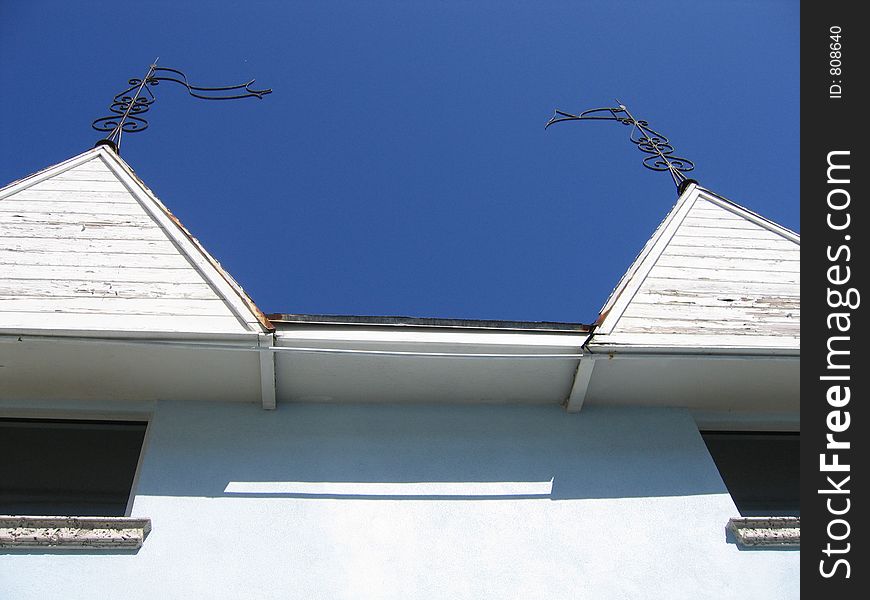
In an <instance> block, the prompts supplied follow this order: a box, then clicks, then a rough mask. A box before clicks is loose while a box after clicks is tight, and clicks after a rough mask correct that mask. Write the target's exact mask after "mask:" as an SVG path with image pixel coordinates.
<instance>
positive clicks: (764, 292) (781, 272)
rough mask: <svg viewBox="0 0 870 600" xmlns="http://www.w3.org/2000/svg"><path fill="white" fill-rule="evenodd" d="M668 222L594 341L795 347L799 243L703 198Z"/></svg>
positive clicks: (747, 215) (749, 216)
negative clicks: (668, 227)
mask: <svg viewBox="0 0 870 600" xmlns="http://www.w3.org/2000/svg"><path fill="white" fill-rule="evenodd" d="M688 201H689V202H691V200H688ZM723 204H724V203H723ZM669 218H671V219H676V220H677V221H678V224H677V226H676V229H675V230H672V232H671V235H670V236H669V237H668V238H667V239H665V240H662V242H661V243H660V244H658V245H657V246H656V248H655V252H652V251H651V252H650V253H649V254H647V255H646V256H644V257H643V258H642V260H644V261H646V265H647V268H645V269H641V270H640V271H639V272H643V278H642V280H641V281H638V282H636V283H635V287H634V289H629V290H628V292H627V293H629V294H630V295H631V299H630V301H629V302H628V303H627V304H626V305H625V307H624V309H623V310H622V312H621V313H620V314H619V315H618V318H617V319H616V321H615V324H614V325H613V327H611V328H609V330H608V331H607V333H608V335H599V336H596V338H595V339H596V341H597V342H599V343H610V344H627V345H649V346H657V345H663V346H679V345H689V346H693V347H702V346H703V347H717V346H722V347H732V346H735V345H743V346H746V347H772V346H776V344H775V343H773V342H772V341H771V340H776V339H778V340H779V345H780V346H781V347H795V348H796V347H798V346H799V340H800V245H799V244H798V243H796V242H795V241H794V240H791V239H788V238H787V237H786V236H784V235H783V234H782V233H781V232H780V231H779V230H777V228H776V227H775V226H772V225H771V226H768V224H767V223H766V222H764V221H763V220H762V219H759V218H758V217H757V216H755V215H752V214H751V213H748V212H747V211H742V210H741V209H740V208H739V207H736V206H730V205H728V206H727V207H725V206H722V205H720V204H719V203H717V202H714V201H712V200H707V199H705V198H704V197H703V194H702V195H701V197H699V198H697V199H696V200H694V204H692V205H691V206H690V207H687V210H685V209H684V210H683V211H682V212H681V211H679V210H675V211H674V212H673V213H672V215H671V217H669ZM677 221H675V223H676V222H677ZM693 339H695V340H696V342H693V341H692V340H693Z"/></svg>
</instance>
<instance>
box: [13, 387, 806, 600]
mask: <svg viewBox="0 0 870 600" xmlns="http://www.w3.org/2000/svg"><path fill="white" fill-rule="evenodd" d="M550 481H552V492H551V493H549V494H544V495H540V494H527V495H520V496H513V495H505V496H496V497H490V496H480V495H476V494H475V493H474V490H475V489H476V488H475V485H478V484H486V482H526V483H530V484H531V483H535V482H537V485H538V487H537V488H535V489H540V485H541V484H542V483H543V484H544V485H546V482H550ZM241 482H296V483H295V484H294V485H295V486H296V487H295V488H293V489H297V491H296V492H293V493H283V494H268V495H264V494H253V493H247V494H244V493H243V494H237V493H228V492H227V491H226V490H227V486H228V485H230V484H236V486H235V488H236V489H237V488H238V487H239V485H240V484H241ZM315 482H332V483H344V484H345V485H344V486H342V487H341V488H339V489H340V490H341V491H340V492H334V493H308V492H304V491H303V492H299V491H298V489H302V490H307V489H311V488H310V485H312V484H314V483H315ZM414 482H428V483H437V482H441V483H442V484H445V485H446V484H448V483H450V484H455V487H456V489H459V490H462V491H464V493H463V495H459V496H450V497H445V496H441V495H428V496H427V495H410V496H408V495H403V494H393V495H373V494H372V493H371V492H372V490H377V489H382V487H381V488H379V487H378V485H377V484H387V483H406V484H410V483H414ZM306 485H308V486H309V487H305V486H306ZM300 486H301V487H300ZM354 486H355V487H354ZM231 489H234V488H231ZM288 489H289V488H288ZM411 489H415V488H413V486H411ZM439 489H441V488H439ZM355 492H358V493H355ZM133 515H134V516H148V517H150V518H151V519H152V523H153V530H152V532H151V534H150V536H149V537H148V539H147V540H146V542H145V545H144V546H143V547H142V549H141V550H139V552H138V553H135V554H123V553H120V554H119V553H115V554H112V553H103V554H96V553H89V554H83V553H79V552H71V551H68V552H63V553H47V552H42V553H40V552H34V553H28V552H21V551H19V552H11V553H6V554H0V598H2V599H4V600H5V599H6V598H10V599H11V598H34V599H36V598H38V599H44V598H71V599H72V598H81V599H88V600H93V599H101V598H129V599H138V598H143V599H144V598H149V599H153V598H160V599H162V598H397V599H398V598H401V599H406V598H433V599H435V598H437V599H443V598H451V599H455V598H475V599H477V598H498V599H506V598H523V599H527V598H554V599H556V598H565V599H569V598H570V599H575V598H604V599H610V598H614V599H616V598H631V599H637V598H655V599H661V598H741V599H744V598H797V597H798V596H799V583H798V566H799V553H798V552H795V551H786V550H776V551H770V550H767V551H751V550H740V549H738V548H737V547H736V546H735V545H734V544H733V543H729V541H727V540H726V536H725V524H726V523H727V521H728V519H729V518H730V517H732V516H737V510H736V509H735V507H734V505H733V503H732V501H731V499H730V497H729V496H728V494H727V492H726V490H725V488H724V486H723V484H722V481H721V479H720V478H719V475H718V473H717V471H716V468H715V466H714V464H713V462H712V460H711V459H710V457H709V455H708V454H707V451H706V448H705V447H704V444H703V441H702V440H701V438H700V435H699V434H698V432H697V428H696V426H695V424H694V422H693V421H692V419H691V417H690V416H689V415H688V414H687V413H686V412H685V411H681V410H669V409H633V408H620V409H605V408H595V407H588V408H587V409H584V410H583V411H582V412H581V413H579V414H567V413H566V412H565V411H564V410H563V409H561V408H559V407H522V406H492V405H486V406H484V405H480V406H456V405H439V406H419V405H417V406H396V405H350V406H348V405H326V404H325V405H282V406H279V408H278V410H277V411H269V412H267V411H263V410H261V409H259V408H257V407H254V406H248V405H231V404H217V403H178V402H161V403H158V404H157V407H156V410H155V412H154V417H153V421H152V423H151V427H150V429H149V439H148V442H147V450H146V454H145V459H144V461H143V464H142V467H141V470H140V476H139V482H138V488H137V494H136V500H135V503H134V507H133Z"/></svg>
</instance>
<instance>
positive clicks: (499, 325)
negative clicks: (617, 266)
mask: <svg viewBox="0 0 870 600" xmlns="http://www.w3.org/2000/svg"><path fill="white" fill-rule="evenodd" d="M266 318H267V319H269V321H270V322H271V323H273V324H274V325H275V326H277V327H278V328H279V329H280V328H282V326H283V327H286V328H289V327H292V326H295V325H323V326H347V325H359V326H376V327H431V328H455V329H495V330H500V331H504V330H515V331H546V332H556V333H589V332H590V331H591V330H592V326H591V325H585V324H583V323H561V322H552V321H499V320H479V319H441V318H426V317H401V316H386V317H384V316H360V315H307V314H287V313H275V314H268V315H266Z"/></svg>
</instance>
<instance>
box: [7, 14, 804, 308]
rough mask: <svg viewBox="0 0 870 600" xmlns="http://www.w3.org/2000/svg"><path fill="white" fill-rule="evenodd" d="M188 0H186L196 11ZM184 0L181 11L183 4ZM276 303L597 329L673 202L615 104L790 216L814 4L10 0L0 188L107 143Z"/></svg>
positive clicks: (266, 304)
mask: <svg viewBox="0 0 870 600" xmlns="http://www.w3.org/2000/svg"><path fill="white" fill-rule="evenodd" d="M182 4H183V5H182ZM179 5H181V6H179ZM158 56H159V57H160V65H161V66H165V67H173V68H177V69H181V70H183V71H185V72H186V73H187V75H188V76H189V78H190V79H191V81H192V82H194V83H197V84H200V85H223V84H230V83H233V84H234V83H239V82H243V81H246V80H247V79H249V78H252V77H253V78H256V79H257V85H262V86H263V87H271V88H272V89H273V90H274V93H273V94H271V95H269V96H267V97H265V98H264V99H263V100H261V101H257V100H253V99H251V100H244V101H234V102H204V101H199V100H195V99H193V98H190V97H188V96H186V94H185V93H184V90H183V89H182V88H180V87H178V86H173V85H172V84H162V85H160V86H159V87H157V88H155V90H154V91H155V94H156V95H157V101H156V103H155V104H154V105H153V106H152V109H151V112H150V113H149V123H150V128H149V129H148V130H147V131H144V132H142V133H138V134H128V135H126V136H125V137H124V140H123V145H122V148H121V150H122V152H121V154H122V157H123V158H124V159H125V160H126V161H127V162H129V163H130V165H131V166H132V167H133V168H134V169H135V170H136V172H137V174H138V175H139V176H140V177H141V178H142V179H143V180H144V181H145V182H146V183H147V184H148V185H149V186H150V187H151V189H152V190H154V191H155V192H156V194H157V195H158V196H159V197H160V198H161V199H162V200H163V201H164V203H166V204H167V205H168V206H169V208H170V209H171V210H172V211H173V212H174V213H175V214H176V215H177V216H178V217H179V218H180V219H181V220H182V222H184V223H185V225H187V227H188V228H189V229H190V230H191V231H192V232H193V233H194V235H196V236H197V237H198V238H199V239H200V241H201V242H202V243H203V244H204V245H205V247H206V248H208V249H209V251H210V252H211V253H212V254H214V255H215V257H216V258H217V259H218V260H220V261H221V263H222V264H223V265H224V266H225V267H226V268H227V269H228V270H229V271H230V273H232V274H233V276H234V277H235V278H236V279H237V280H238V281H239V282H240V283H241V284H242V286H243V287H244V288H245V290H246V291H247V292H248V293H249V294H250V295H251V296H252V297H253V298H254V300H255V301H256V302H257V304H258V305H259V306H260V307H261V308H262V309H263V310H264V311H266V312H293V313H315V314H355V315H407V316H422V317H445V318H448V317H449V318H469V319H475V318H477V319H507V320H527V321H542V320H548V321H571V322H585V323H590V322H592V321H594V320H595V318H596V315H597V312H598V309H599V308H600V307H601V305H602V304H603V303H604V301H605V299H606V298H607V296H608V294H609V293H610V291H611V289H612V288H613V286H614V285H615V284H616V282H617V280H618V279H619V277H620V276H621V274H622V273H623V272H624V271H625V269H626V268H627V267H628V265H629V264H630V263H631V261H632V259H633V258H634V256H635V255H636V254H637V252H638V251H639V250H640V248H641V247H642V246H643V244H644V242H645V241H646V239H647V238H648V237H649V236H650V235H651V233H652V231H653V230H654V229H655V227H656V226H657V225H658V223H659V222H660V221H661V219H662V218H663V217H664V215H665V214H666V213H667V211H668V210H669V209H670V208H671V206H672V205H673V203H674V201H675V199H676V195H675V190H674V186H673V183H672V182H671V180H670V178H669V177H668V176H667V174H663V173H654V172H652V171H648V170H647V169H644V168H643V167H642V165H641V160H642V158H643V156H642V155H641V154H640V153H639V152H638V151H637V150H636V149H635V148H634V146H633V145H632V144H630V143H629V142H628V140H627V138H628V133H629V129H628V128H627V127H623V126H620V125H617V124H615V123H565V124H561V125H559V126H556V127H552V128H550V129H548V130H547V131H546V132H545V131H544V124H545V123H546V121H547V119H549V118H550V116H551V115H552V113H553V109H555V108H559V109H562V110H567V111H571V112H577V111H581V110H585V109H588V108H594V107H599V106H608V105H611V104H612V103H613V102H614V98H619V99H620V100H621V101H622V102H624V103H625V104H626V105H627V106H628V107H629V109H630V110H631V111H632V112H633V114H634V115H635V116H636V117H638V118H644V119H647V120H648V121H649V122H650V124H651V126H652V127H654V128H655V129H657V130H658V131H661V132H662V133H664V134H665V135H667V136H668V137H669V138H670V140H671V142H672V143H673V144H674V146H675V147H676V149H677V154H678V155H680V156H684V157H686V158H689V159H691V160H693V161H694V162H695V164H696V165H697V168H696V170H695V171H694V172H693V173H692V176H693V177H694V178H696V179H698V180H699V181H700V183H701V184H702V185H704V186H705V187H707V188H709V189H712V190H713V191H715V192H717V193H719V194H721V195H723V196H725V197H727V198H729V199H731V200H734V201H735V202H738V203H740V204H742V205H744V206H746V207H748V208H750V209H752V210H754V211H756V212H759V213H761V214H762V215H764V216H766V217H768V218H771V219H773V220H774V221H777V222H779V223H781V224H782V225H785V226H786V227H789V228H791V229H794V230H798V231H799V208H800V206H799V120H798V119H799V107H800V105H799V60H798V59H799V3H798V2H795V1H759V0H754V1H750V2H721V1H716V2H709V1H695V2H668V1H661V2H656V3H647V2H576V1H575V2H550V3H547V2H513V3H510V2H508V3H505V2H498V3H490V2H415V3H403V2H337V1H336V2H328V1H327V2H257V1H249V2H244V3H243V2H237V1H233V2H227V1H214V2H188V3H180V2H141V3H118V2H81V3H79V2H48V1H40V0H33V1H24V0H10V1H8V2H3V3H2V4H0V77H2V82H3V84H2V85H3V94H0V185H3V184H5V183H7V182H9V181H12V180H14V179H18V178H20V177H22V176H24V175H27V174H29V173H32V172H34V171H36V170H39V169H42V168H44V167H46V166H48V165H50V164H54V163H56V162H59V161H61V160H64V159H66V158H68V157H70V156H72V155H75V154H78V153H80V152H82V151H84V150H86V149H88V148H90V147H91V146H92V145H93V143H94V142H95V141H96V140H97V139H99V138H100V137H101V135H100V134H98V133H97V132H95V131H93V130H92V129H91V128H90V123H91V121H92V120H93V119H95V118H97V117H101V116H104V115H106V114H108V113H107V108H108V105H109V104H110V102H111V99H112V96H113V95H114V94H115V93H117V92H119V91H121V90H122V89H123V87H124V86H125V84H126V81H127V79H129V78H131V77H137V76H139V77H141V76H142V75H144V73H145V71H146V70H147V67H148V65H149V64H150V63H151V62H152V61H153V60H154V58H155V57H158Z"/></svg>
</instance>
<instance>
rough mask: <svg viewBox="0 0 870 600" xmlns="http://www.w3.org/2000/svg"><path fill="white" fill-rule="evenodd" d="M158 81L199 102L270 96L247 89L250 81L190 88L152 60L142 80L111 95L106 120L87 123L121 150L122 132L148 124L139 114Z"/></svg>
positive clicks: (178, 75) (174, 71)
mask: <svg viewBox="0 0 870 600" xmlns="http://www.w3.org/2000/svg"><path fill="white" fill-rule="evenodd" d="M161 81H172V82H174V83H178V84H180V85H183V86H184V87H185V88H187V93H188V94H190V95H191V96H193V97H194V98H201V99H203V100H237V99H239V98H260V99H262V98H263V96H265V95H266V94H271V93H272V90H270V89H266V90H255V89H252V88H251V85H252V84H253V83H254V80H253V79H252V80H250V81H249V82H247V83H242V84H239V85H229V86H222V87H202V86H197V85H191V84H190V82H188V80H187V75H185V74H184V73H183V72H182V71H179V70H178V69H170V68H168V67H158V66H157V61H156V60H155V61H154V64H152V65H151V66H150V67H149V68H148V73H147V74H146V75H145V77H143V78H141V79H139V78H138V77H134V78H133V79H130V80H129V81H128V82H127V84H128V85H129V87H128V88H127V89H125V90H124V91H122V92H120V93H118V94H116V95H115V98H114V99H113V101H112V104H111V105H110V106H109V111H110V112H111V113H112V114H111V115H109V116H106V117H100V118H99V119H96V120H94V122H93V123H91V126H92V127H93V128H94V129H96V130H97V131H107V132H109V134H108V135H107V136H106V137H105V138H103V140H107V141H109V142H112V144H114V146H115V148H117V149H119V150H120V148H121V136H122V135H123V134H125V133H136V132H139V131H144V130H145V129H147V128H148V121H146V120H145V119H144V118H143V116H142V115H144V114H145V113H147V112H148V111H149V110H150V109H151V105H152V104H153V103H154V101H155V100H156V99H157V98H156V97H155V96H154V93H153V92H152V91H151V88H153V87H155V86H157V85H159V84H160V82H161Z"/></svg>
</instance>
